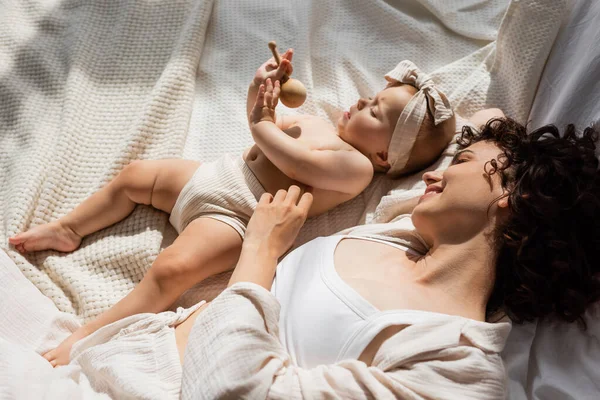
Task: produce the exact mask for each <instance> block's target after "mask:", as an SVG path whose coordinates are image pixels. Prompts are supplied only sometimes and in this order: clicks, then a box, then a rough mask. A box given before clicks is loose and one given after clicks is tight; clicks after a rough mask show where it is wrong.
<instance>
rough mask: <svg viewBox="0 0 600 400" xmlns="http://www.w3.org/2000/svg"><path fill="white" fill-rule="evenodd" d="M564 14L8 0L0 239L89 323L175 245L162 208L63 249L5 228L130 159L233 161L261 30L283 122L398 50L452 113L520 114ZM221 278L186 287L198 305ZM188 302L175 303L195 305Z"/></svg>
mask: <svg viewBox="0 0 600 400" xmlns="http://www.w3.org/2000/svg"><path fill="white" fill-rule="evenodd" d="M213 3H214V5H213ZM564 7H565V0H558V1H556V0H527V1H524V0H523V1H513V2H512V3H510V5H509V6H508V12H507V13H506V15H505V11H506V10H507V1H501V0H489V1H485V2H483V3H482V2H481V1H479V0H461V1H453V2H449V1H444V0H411V1H402V2H389V1H383V0H378V1H369V2H366V1H360V0H319V1H310V0H306V1H297V2H272V1H266V0H254V1H252V2H239V1H236V0H220V1H218V2H213V1H209V0H197V1H193V2H192V1H191V0H176V1H168V2H142V1H135V0H133V1H128V2H122V1H118V0H108V1H101V2H100V1H99V2H82V1H77V0H65V1H63V2H47V1H41V0H37V1H35V0H34V1H31V2H27V3H24V2H18V1H10V0H9V1H5V2H3V3H2V5H0V134H1V135H2V141H1V142H0V184H1V185H0V204H2V209H1V212H0V218H1V224H0V235H1V237H2V239H3V241H2V243H3V248H4V249H7V251H8V252H9V254H10V256H11V257H12V258H13V259H14V260H15V262H16V263H17V265H18V266H19V268H20V269H21V270H22V271H23V273H24V274H25V275H26V276H27V278H28V279H30V280H31V281H32V282H33V283H34V284H35V285H36V286H37V287H38V288H39V289H40V290H41V291H42V293H44V294H45V295H46V296H48V297H50V298H51V299H52V300H53V301H54V302H55V303H56V305H57V306H58V308H59V309H60V310H62V311H66V312H69V313H73V314H76V315H77V316H78V317H80V319H82V320H88V319H90V318H92V317H94V316H96V315H98V314H99V313H100V312H102V311H105V310H106V309H108V308H109V307H110V306H112V305H113V304H114V303H115V302H116V301H118V300H119V299H121V298H122V297H123V296H125V295H126V294H127V293H128V292H129V291H130V290H131V289H132V288H133V287H134V285H135V284H136V283H137V282H139V280H140V279H141V278H142V277H143V275H144V273H145V272H146V271H147V269H148V268H149V267H150V265H151V263H152V261H153V260H154V259H155V257H156V255H157V254H158V252H159V251H160V249H161V248H163V247H165V246H167V245H168V244H169V243H171V242H172V240H173V239H174V235H175V231H174V229H172V227H171V226H170V224H168V222H167V216H166V215H165V214H164V213H162V212H160V211H156V210H153V209H152V208H150V207H145V206H138V207H137V208H136V209H135V211H134V212H133V213H132V215H131V216H129V217H128V218H127V219H125V220H124V221H122V222H120V223H118V224H116V225H114V226H113V227H110V228H107V229H104V230H102V231H100V232H97V233H95V234H92V235H90V236H89V237H86V238H85V239H84V241H83V243H82V246H81V248H80V249H78V250H77V251H75V252H73V253H70V254H60V253H57V252H51V251H46V252H40V253H37V254H32V255H28V256H26V257H23V256H21V255H19V254H18V253H16V252H15V251H14V250H13V249H9V248H8V245H7V244H6V243H7V237H9V236H12V235H14V234H15V233H17V232H20V231H23V230H26V229H30V228H31V227H33V226H36V225H40V224H43V223H47V222H50V221H53V220H56V219H58V218H60V217H61V216H63V215H65V214H67V213H68V212H69V211H71V210H72V209H73V208H75V207H76V206H77V205H78V204H79V203H81V202H82V201H83V200H84V199H85V198H87V197H89V196H90V195H91V194H92V193H94V192H95V191H97V190H98V189H100V188H101V187H102V186H103V185H105V184H106V183H107V182H108V181H110V179H112V178H114V177H115V176H116V175H117V174H118V172H119V171H120V170H121V169H122V168H123V167H124V166H125V165H127V164H128V163H129V162H131V161H132V160H135V159H161V158H169V157H181V156H183V157H184V158H189V159H196V160H200V161H212V160H215V159H217V158H218V157H219V156H220V155H222V154H223V153H230V154H240V153H241V152H242V150H243V149H244V148H245V147H246V146H248V145H250V144H251V141H252V139H251V135H250V132H249V129H248V124H247V119H246V115H245V101H246V93H247V87H248V84H249V83H250V81H251V80H252V77H253V74H254V72H255V70H256V68H258V66H259V65H260V64H261V63H262V62H264V61H265V60H266V59H267V58H269V57H270V54H269V50H268V48H267V42H268V41H269V40H276V41H277V42H278V45H279V50H280V52H283V51H285V49H287V48H288V47H294V49H295V51H296V54H295V56H294V60H293V65H294V73H293V76H294V77H295V78H298V79H299V80H300V81H302V82H303V83H304V84H305V85H306V87H307V89H308V99H307V101H306V103H305V104H304V105H303V106H302V107H301V108H299V109H297V110H289V109H286V108H285V107H284V106H283V105H280V106H279V108H278V112H279V113H281V114H294V113H306V114H313V115H319V116H321V117H324V118H327V119H329V120H331V121H332V122H335V120H336V119H337V117H338V116H339V115H340V114H341V111H343V110H347V109H348V108H349V106H350V105H351V104H353V103H354V102H356V100H357V99H358V98H359V97H360V96H370V95H372V94H373V93H374V92H376V91H378V90H380V89H382V88H383V87H384V86H385V80H384V78H383V75H384V74H385V73H386V72H387V71H389V69H390V68H392V67H393V66H395V65H396V64H397V63H398V61H400V60H403V59H409V60H412V61H414V62H415V63H416V64H417V65H418V66H419V67H420V68H421V69H422V70H423V71H426V72H428V73H431V74H432V77H433V78H434V80H435V81H436V83H437V84H438V85H440V87H441V88H442V90H443V91H444V92H445V93H447V94H448V95H449V98H450V101H451V102H452V103H453V105H454V106H455V107H457V110H458V111H459V113H461V114H462V115H464V116H466V117H468V116H469V115H471V114H472V113H474V112H475V111H477V110H478V109H480V108H482V107H485V106H496V107H500V108H503V109H504V110H506V111H507V113H508V114H509V115H511V116H513V117H516V118H517V119H520V120H521V121H523V119H524V118H525V116H526V115H527V113H528V111H529V107H530V103H531V99H532V98H533V95H534V93H535V89H536V86H537V81H538V79H539V75H540V71H541V68H542V66H543V64H544V61H545V58H546V56H547V54H548V51H549V49H550V46H551V44H552V42H553V40H554V37H555V35H556V31H557V29H558V26H559V21H560V16H561V14H562V12H563V11H564ZM188 132H189V134H188ZM440 165H441V164H438V166H440ZM417 178H418V176H417V175H415V176H414V177H408V178H406V179H405V180H399V181H389V180H387V179H385V178H376V179H375V180H374V182H373V183H372V184H371V185H370V186H369V187H368V188H367V190H366V191H365V192H364V193H363V194H362V195H360V196H359V197H357V198H356V199H354V200H352V201H350V202H348V203H346V204H344V205H342V206H340V207H337V208H336V209H334V210H332V211H330V212H328V213H327V214H325V215H323V216H320V217H318V218H314V219H312V220H311V221H309V222H308V223H307V224H306V226H305V228H304V229H303V231H302V232H301V235H300V237H299V239H298V243H303V242H306V241H307V240H310V239H311V238H313V237H316V236H319V235H327V234H331V233H333V232H336V231H339V230H341V229H344V228H347V227H350V226H353V225H356V224H359V223H364V222H377V215H383V214H385V213H384V212H381V211H382V210H381V209H380V210H379V211H377V206H378V204H379V203H380V199H381V198H382V196H384V195H386V194H388V200H387V202H386V203H385V204H386V205H389V206H393V204H394V203H395V199H398V198H402V196H405V195H406V196H408V195H411V194H412V195H414V192H411V191H410V190H409V189H412V190H417V191H418V190H420V189H419V183H418V182H417ZM394 188H400V189H402V190H400V189H398V190H395V191H394V190H392V189H394ZM227 278H228V274H227V273H226V274H221V275H219V276H217V277H215V278H211V279H209V280H208V281H206V282H205V283H204V286H203V288H204V290H203V291H200V292H198V291H190V293H196V294H197V295H198V296H200V297H201V298H207V299H210V298H211V297H212V296H213V295H214V294H215V293H217V292H218V290H219V289H220V288H222V287H223V284H224V283H225V282H226V280H227ZM198 293H199V294H198ZM186 296H187V297H185V296H184V299H183V301H182V303H184V304H185V301H186V299H187V301H192V299H193V301H195V299H197V298H198V296H196V298H192V297H189V293H188V294H186Z"/></svg>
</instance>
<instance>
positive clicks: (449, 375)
mask: <svg viewBox="0 0 600 400" xmlns="http://www.w3.org/2000/svg"><path fill="white" fill-rule="evenodd" d="M597 136H598V135H597V134H596V132H595V131H594V130H593V129H591V128H588V129H586V130H585V131H584V134H583V136H582V137H581V138H578V137H577V136H576V135H575V131H574V127H573V126H569V127H568V128H567V131H566V133H565V135H564V138H560V136H559V132H558V130H557V129H556V128H555V127H553V126H545V127H543V128H540V129H538V130H536V131H535V132H533V133H531V134H530V135H527V134H526V130H525V128H524V127H523V126H521V125H519V124H517V123H516V122H514V121H512V120H510V119H495V120H492V121H490V122H489V123H488V124H487V125H486V126H485V127H484V128H483V130H482V132H481V134H476V133H474V132H473V130H471V129H470V128H465V129H464V131H463V135H462V138H461V140H460V141H459V144H460V147H461V150H460V151H459V152H458V153H457V154H456V156H455V157H454V160H453V162H452V164H451V166H450V167H449V168H448V169H447V170H446V171H444V172H443V173H442V172H428V173H425V174H424V176H423V179H424V180H425V181H426V183H427V184H428V186H427V189H426V191H425V194H424V195H423V196H422V197H421V198H420V200H419V203H418V205H417V206H416V207H415V209H414V212H413V214H412V221H413V223H414V228H415V233H416V234H417V235H416V236H415V238H417V239H418V238H420V239H422V240H423V241H424V243H425V244H426V245H427V247H428V248H429V250H428V251H427V252H426V253H424V254H418V253H417V252H415V251H414V249H410V248H409V249H407V248H406V247H405V248H399V247H397V246H392V245H390V244H389V243H382V242H379V241H374V240H373V239H371V238H368V237H363V238H358V237H354V236H337V237H335V236H334V237H329V238H319V239H316V240H314V241H312V242H310V243H308V244H306V245H304V246H302V247H300V248H298V249H296V250H295V251H294V252H292V253H291V254H289V255H288V256H287V257H286V259H285V260H284V261H283V262H282V263H281V264H280V265H279V267H277V278H276V281H275V284H274V285H275V289H274V291H273V292H274V293H275V296H274V295H273V294H272V293H271V292H269V291H268V290H269V289H270V288H271V281H272V278H273V276H274V274H275V269H276V263H277V258H278V257H279V256H280V255H281V254H283V253H284V252H285V251H286V250H287V248H289V246H290V245H291V243H292V242H293V240H294V238H295V235H296V233H297V231H298V229H299V228H300V225H301V221H302V217H303V216H305V215H306V209H307V204H308V203H309V199H308V198H307V196H309V195H304V196H303V197H302V198H301V199H300V203H299V204H298V206H294V201H295V200H296V199H297V197H298V189H297V188H291V189H290V191H289V192H288V193H287V196H286V194H285V193H282V194H278V195H277V196H276V197H275V199H273V201H272V203H270V200H271V199H270V198H267V197H265V198H262V199H261V205H260V207H259V209H258V210H257V212H256V214H255V218H253V220H252V221H251V222H250V225H249V227H248V234H247V235H248V236H247V238H246V241H245V243H244V248H243V251H242V256H241V258H240V261H239V263H238V266H237V267H236V270H235V272H234V275H233V276H232V278H231V282H230V287H229V288H228V289H227V290H226V291H225V292H223V293H222V294H221V295H220V296H219V297H218V298H217V299H215V300H214V301H213V302H212V304H211V305H210V306H209V307H207V308H206V309H205V310H204V311H203V312H202V313H198V314H197V320H196V323H195V324H194V327H193V330H192V332H191V335H190V336H189V343H188V348H187V350H186V355H185V362H184V378H183V388H182V391H183V392H182V393H183V398H199V397H201V398H222V397H227V396H234V397H247V398H265V397H269V398H271V397H272V398H279V397H287V398H299V397H306V398H324V397H332V398H334V397H340V398H386V397H390V398H393V397H401V398H403V397H406V398H421V397H425V398H441V397H445V398H470V397H472V398H503V397H504V381H505V377H504V370H503V368H502V363H501V360H500V358H499V355H498V353H499V352H500V351H501V349H502V347H503V345H504V340H505V339H506V336H507V334H508V330H509V327H507V324H506V323H496V324H491V323H485V322H483V321H485V320H486V317H489V316H491V315H492V314H493V313H495V312H498V311H503V312H505V313H506V314H508V315H509V316H510V317H511V318H512V319H513V320H514V321H516V322H521V321H526V320H532V319H534V318H545V317H557V318H559V319H563V320H567V321H574V320H578V319H581V315H582V313H583V312H584V310H585V308H586V307H587V306H588V305H589V304H591V303H592V302H594V301H596V300H597V299H598V298H599V297H600V282H599V280H598V269H599V268H598V259H599V257H598V256H600V254H598V252H599V250H598V249H600V246H599V244H600V243H599V240H600V228H599V227H600V221H598V218H599V217H598V216H599V215H600V184H599V183H600V182H599V178H598V172H597V167H598V161H597V159H596V157H595V155H594V150H595V141H596V140H597V138H598V137H597ZM288 211H289V215H288ZM399 223H402V221H400V222H399ZM315 270H316V272H315ZM311 271H313V272H312V273H311ZM336 276H337V277H336ZM320 281H323V282H325V284H324V285H319V284H317V282H320ZM281 285H284V286H286V288H287V293H288V294H289V295H286V293H284V294H281V293H279V292H278V288H279V287H280V286H281ZM315 287H316V288H317V289H315ZM265 289H267V290H265ZM327 290H329V291H330V292H334V296H331V293H329V297H327V296H326V294H327V293H326V292H327ZM334 297H337V298H338V299H339V300H341V301H338V303H337V304H333V303H332V302H333V301H334V300H333V299H334ZM315 299H324V300H327V301H323V302H315V301H314V300H315ZM332 304H333V305H332ZM349 310H351V311H352V313H353V314H352V313H351V312H349ZM353 317H354V318H353ZM361 318H362V322H363V325H362V326H359V328H358V329H354V328H355V327H356V326H357V325H360V324H361ZM378 319H385V321H384V322H382V323H373V320H378ZM315 321H316V322H317V323H315ZM192 323H193V318H190V319H188V320H187V321H186V322H185V323H184V324H183V325H182V326H181V329H180V330H179V332H178V333H177V336H178V341H179V344H180V345H181V344H183V343H184V342H185V339H186V337H185V332H184V331H185V330H187V329H189V325H190V324H192ZM280 330H281V331H280ZM348 332H350V333H351V335H350V337H346V336H344V334H346V333H348ZM361 337H362V338H366V340H360V338H361ZM282 344H283V345H282ZM319 344H320V345H319ZM352 357H354V358H355V360H351V358H352Z"/></svg>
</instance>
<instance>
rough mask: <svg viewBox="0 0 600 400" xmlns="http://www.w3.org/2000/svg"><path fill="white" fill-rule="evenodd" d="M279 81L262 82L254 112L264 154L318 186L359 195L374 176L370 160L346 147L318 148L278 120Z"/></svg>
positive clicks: (253, 123) (256, 137)
mask: <svg viewBox="0 0 600 400" xmlns="http://www.w3.org/2000/svg"><path fill="white" fill-rule="evenodd" d="M278 96H279V82H276V83H275V87H273V85H272V83H271V81H270V79H269V80H267V86H266V87H265V85H261V86H260V88H259V91H258V95H257V98H256V102H255V105H254V108H253V111H252V113H251V130H252V137H253V138H254V141H255V142H256V144H257V145H258V147H260V149H261V150H262V151H263V153H264V154H265V156H267V158H268V159H269V160H270V161H271V162H272V163H273V164H275V166H276V167H277V168H279V169H280V170H281V171H282V172H283V173H284V174H286V175H287V176H289V177H290V178H292V179H294V180H297V181H298V182H301V183H303V184H305V185H309V186H312V187H315V188H319V189H326V190H334V191H337V192H341V193H346V194H352V195H356V194H358V193H360V192H361V191H362V190H363V189H364V188H365V187H366V186H367V185H368V184H369V182H371V179H372V178H373V167H372V165H371V162H370V161H369V160H368V159H367V158H366V157H364V156H362V155H361V154H360V153H358V152H356V151H351V150H345V149H339V150H337V149H331V150H315V149H311V148H310V147H309V146H308V145H307V144H306V143H304V142H302V141H300V140H296V139H294V138H292V137H291V136H289V135H288V134H287V133H285V132H284V130H282V129H280V128H279V127H278V126H277V125H276V124H275V107H276V106H277V100H278Z"/></svg>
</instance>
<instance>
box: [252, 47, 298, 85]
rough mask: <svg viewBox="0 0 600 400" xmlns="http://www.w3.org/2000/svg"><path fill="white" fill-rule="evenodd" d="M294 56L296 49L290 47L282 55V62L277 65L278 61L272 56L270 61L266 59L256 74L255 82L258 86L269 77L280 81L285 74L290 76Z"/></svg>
mask: <svg viewBox="0 0 600 400" xmlns="http://www.w3.org/2000/svg"><path fill="white" fill-rule="evenodd" d="M293 56H294V50H292V49H288V51H286V52H285V53H284V54H283V55H282V56H281V64H279V67H277V62H276V61H275V58H273V57H271V58H270V59H269V60H268V61H266V62H265V63H264V64H263V65H261V66H260V67H259V68H258V69H257V70H256V74H255V75H254V81H253V82H254V84H255V85H256V86H260V85H261V84H263V83H265V81H266V80H267V78H271V80H272V81H273V82H275V81H280V80H281V79H282V78H283V76H284V75H287V76H290V75H291V74H292V71H293V70H294V69H293V68H292V57H293Z"/></svg>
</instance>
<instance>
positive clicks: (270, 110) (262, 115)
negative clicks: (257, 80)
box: [250, 78, 281, 126]
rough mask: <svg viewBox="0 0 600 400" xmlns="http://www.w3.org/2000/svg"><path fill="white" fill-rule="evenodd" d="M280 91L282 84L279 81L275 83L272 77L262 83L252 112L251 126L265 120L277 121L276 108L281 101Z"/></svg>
mask: <svg viewBox="0 0 600 400" xmlns="http://www.w3.org/2000/svg"><path fill="white" fill-rule="evenodd" d="M280 93H281V86H280V84H279V81H275V84H274V85H273V82H272V81H271V78H267V81H266V83H262V84H261V85H260V87H259V88H258V93H257V94H256V101H255V102H254V107H253V108H252V112H251V113H250V126H253V125H255V124H258V123H259V122H263V121H267V122H272V123H275V121H276V116H275V108H276V107H277V104H278V103H279V95H280Z"/></svg>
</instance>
